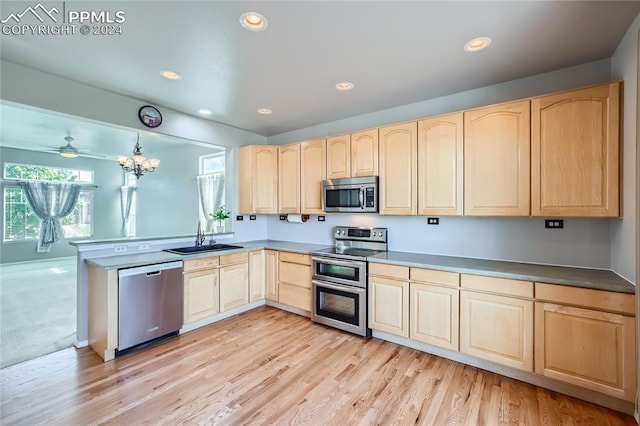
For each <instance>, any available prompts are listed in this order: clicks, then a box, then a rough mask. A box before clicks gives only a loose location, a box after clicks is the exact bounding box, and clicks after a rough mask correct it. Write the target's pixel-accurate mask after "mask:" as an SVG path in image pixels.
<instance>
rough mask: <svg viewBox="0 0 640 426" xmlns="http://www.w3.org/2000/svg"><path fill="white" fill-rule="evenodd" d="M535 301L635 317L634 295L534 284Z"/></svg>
mask: <svg viewBox="0 0 640 426" xmlns="http://www.w3.org/2000/svg"><path fill="white" fill-rule="evenodd" d="M536 299H538V300H548V301H550V302H559V303H563V304H567V305H574V306H584V307H588V308H596V309H602V310H605V311H614V312H622V313H625V314H629V315H635V295H633V294H626V293H616V292H613V291H605V290H594V289H590V288H578V287H570V286H566V285H554V284H544V283H536Z"/></svg>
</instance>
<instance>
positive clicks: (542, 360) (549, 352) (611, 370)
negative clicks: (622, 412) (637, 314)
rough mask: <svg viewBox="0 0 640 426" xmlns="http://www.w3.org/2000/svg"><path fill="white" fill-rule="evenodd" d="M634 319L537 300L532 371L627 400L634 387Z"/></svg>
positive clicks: (631, 398) (631, 399)
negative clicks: (534, 364)
mask: <svg viewBox="0 0 640 426" xmlns="http://www.w3.org/2000/svg"><path fill="white" fill-rule="evenodd" d="M635 340H636V339H635V319H634V317H631V316H626V315H619V314H613V313H608V312H601V311H596V310H591V309H582V308H575V307H570V306H564V305H558V304H554V303H547V302H536V341H535V346H536V373H538V374H542V375H544V376H547V377H551V378H553V379H557V380H561V381H563V382H567V383H572V384H574V385H578V386H582V387H585V388H588V389H592V390H595V391H597V392H601V393H604V394H607V395H611V396H614V397H617V398H620V399H625V400H627V401H633V400H634V398H635V391H636V356H635Z"/></svg>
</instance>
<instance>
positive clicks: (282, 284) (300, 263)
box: [278, 252, 311, 312]
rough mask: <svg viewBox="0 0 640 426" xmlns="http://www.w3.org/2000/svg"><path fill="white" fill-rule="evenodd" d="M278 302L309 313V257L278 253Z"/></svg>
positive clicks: (298, 254) (306, 255)
mask: <svg viewBox="0 0 640 426" xmlns="http://www.w3.org/2000/svg"><path fill="white" fill-rule="evenodd" d="M278 302H280V303H283V304H285V305H289V306H293V307H294V308H298V309H302V310H304V311H307V312H311V256H309V255H308V254H300V253H290V252H280V253H279V262H278Z"/></svg>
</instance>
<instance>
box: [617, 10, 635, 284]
mask: <svg viewBox="0 0 640 426" xmlns="http://www.w3.org/2000/svg"><path fill="white" fill-rule="evenodd" d="M639 31H640V14H639V15H638V16H636V19H635V20H634V21H633V24H631V27H629V30H628V31H627V34H626V35H625V37H624V39H623V40H622V42H621V43H620V45H619V46H618V48H617V49H616V52H615V54H614V55H613V57H612V58H611V77H612V78H613V79H623V80H624V85H623V88H624V107H623V119H622V123H623V127H622V131H621V136H622V141H623V142H622V143H623V146H622V152H623V166H622V187H623V218H622V219H621V220H615V221H612V222H611V269H613V270H614V271H615V272H617V273H618V274H619V275H621V276H623V277H625V278H626V279H627V280H629V281H631V282H633V283H635V282H636V280H637V277H636V262H637V261H638V253H637V251H636V241H635V238H636V235H637V234H636V232H637V230H636V214H637V211H636V194H637V188H636V186H637V185H638V182H637V178H636V176H637V175H636V173H637V168H638V165H637V164H636V146H637V135H636V124H637V123H636V117H637V108H638V32H639Z"/></svg>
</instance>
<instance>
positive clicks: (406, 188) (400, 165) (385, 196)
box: [378, 121, 418, 215]
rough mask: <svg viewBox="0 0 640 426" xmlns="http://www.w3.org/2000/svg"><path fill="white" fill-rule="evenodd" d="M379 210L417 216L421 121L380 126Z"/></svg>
mask: <svg viewBox="0 0 640 426" xmlns="http://www.w3.org/2000/svg"><path fill="white" fill-rule="evenodd" d="M378 131H379V135H380V158H379V160H380V182H379V194H378V197H379V203H380V208H379V213H380V214H389V215H415V214H416V211H417V204H418V203H417V189H416V183H417V179H418V178H417V156H418V123H417V122H416V121H411V122H408V123H402V124H395V125H392V126H385V127H380V128H379V129H378Z"/></svg>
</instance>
